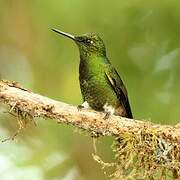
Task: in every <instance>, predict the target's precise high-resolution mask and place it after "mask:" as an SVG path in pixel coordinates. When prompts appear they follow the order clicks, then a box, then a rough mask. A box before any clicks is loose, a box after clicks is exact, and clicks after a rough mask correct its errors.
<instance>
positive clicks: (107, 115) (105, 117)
mask: <svg viewBox="0 0 180 180" xmlns="http://www.w3.org/2000/svg"><path fill="white" fill-rule="evenodd" d="M110 116H111V112H106V113H105V116H104V117H103V119H104V120H106V119H109V117H110Z"/></svg>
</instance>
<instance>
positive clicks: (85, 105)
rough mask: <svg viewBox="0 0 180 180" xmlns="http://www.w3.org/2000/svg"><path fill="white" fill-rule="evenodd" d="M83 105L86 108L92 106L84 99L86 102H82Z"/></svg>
mask: <svg viewBox="0 0 180 180" xmlns="http://www.w3.org/2000/svg"><path fill="white" fill-rule="evenodd" d="M82 106H83V107H84V108H89V107H90V106H89V104H88V102H87V101H84V102H83V103H82Z"/></svg>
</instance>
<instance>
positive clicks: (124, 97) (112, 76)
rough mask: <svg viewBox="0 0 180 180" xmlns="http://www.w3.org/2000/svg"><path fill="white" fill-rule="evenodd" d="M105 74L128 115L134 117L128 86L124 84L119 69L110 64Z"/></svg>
mask: <svg viewBox="0 0 180 180" xmlns="http://www.w3.org/2000/svg"><path fill="white" fill-rule="evenodd" d="M105 75H106V77H107V79H108V82H109V83H110V85H111V87H112V89H113V90H114V91H115V93H116V95H117V97H118V99H119V101H120V104H121V105H122V106H123V107H124V109H125V111H126V114H127V117H128V118H133V116H132V112H131V108H130V104H129V100H128V94H127V90H126V87H125V86H124V84H123V81H122V80H121V78H120V76H119V74H118V73H117V71H116V70H115V69H114V68H113V67H112V66H111V65H108V68H106V70H105Z"/></svg>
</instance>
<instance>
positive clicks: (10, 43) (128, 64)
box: [0, 0, 180, 180]
mask: <svg viewBox="0 0 180 180" xmlns="http://www.w3.org/2000/svg"><path fill="white" fill-rule="evenodd" d="M51 28H59V29H60V30H63V31H65V32H69V33H72V34H76V35H78V34H83V33H87V32H97V33H99V34H100V36H101V37H102V38H103V39H104V42H105V44H106V47H107V52H108V53H107V54H108V57H109V59H110V60H111V62H112V63H113V65H114V66H115V67H116V69H117V70H118V72H119V74H120V75H121V77H122V79H123V81H124V82H125V84H126V87H127V89H128V93H129V98H130V103H131V106H132V111H133V114H134V116H135V118H137V119H147V120H151V121H153V122H157V123H162V124H175V123H178V121H179V117H180V110H179V107H180V91H179V90H180V80H179V77H180V36H179V34H180V1H179V0H159V1H156V0H152V1H143V0H120V1H117V0H111V1H103V0H91V1H88V0H74V1H70V0H61V1H58V0H54V1H50V0H46V1H43V0H31V1H23V0H16V1H15V0H0V76H1V78H3V79H8V80H15V81H18V82H19V83H21V84H22V85H23V86H24V87H26V88H29V89H32V90H33V91H34V92H37V93H39V94H42V95H45V96H48V97H50V98H54V99H56V100H60V101H63V102H66V103H70V104H74V105H77V104H80V103H81V94H80V88H79V82H78V64H79V52H78V49H77V47H76V45H75V44H74V43H73V42H72V41H70V40H69V39H66V38H64V37H61V36H58V35H57V34H55V33H54V32H52V31H51V30H50V29H51ZM4 111H7V110H6V109H5V108H4V107H2V106H1V108H0V118H1V123H0V137H1V139H2V140H3V139H4V138H6V137H9V136H11V135H12V134H13V133H14V132H15V131H16V129H17V123H16V121H15V118H14V117H12V116H10V115H8V114H7V113H4ZM37 122H38V123H37V124H38V126H37V127H34V126H33V125H29V127H28V128H27V129H26V130H24V131H23V132H22V133H21V134H20V135H19V136H18V137H17V138H16V139H15V141H8V142H5V143H0V179H1V180H19V179H23V180H42V179H47V180H51V179H52V180H57V179H63V180H76V179H82V180H86V179H87V180H92V179H93V180H96V179H97V180H101V179H107V178H106V177H105V175H104V174H103V172H102V170H101V169H100V166H99V165H98V164H97V163H96V162H95V161H94V160H93V159H92V156H91V154H92V153H93V146H92V138H90V137H89V136H88V135H87V134H85V133H82V132H79V131H78V130H76V129H74V128H72V127H67V126H65V125H59V124H56V123H55V122H53V121H51V120H46V121H45V120H41V119H37ZM111 143H112V139H111V138H101V139H99V140H98V142H97V146H98V155H100V156H101V157H102V158H103V160H104V161H108V162H109V161H113V153H112V151H111V148H110V146H111Z"/></svg>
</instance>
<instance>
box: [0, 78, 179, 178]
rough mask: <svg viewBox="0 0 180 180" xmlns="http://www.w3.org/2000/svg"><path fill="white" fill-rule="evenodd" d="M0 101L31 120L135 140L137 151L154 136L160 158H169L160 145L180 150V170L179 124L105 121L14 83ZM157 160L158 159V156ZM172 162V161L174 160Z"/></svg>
mask: <svg viewBox="0 0 180 180" xmlns="http://www.w3.org/2000/svg"><path fill="white" fill-rule="evenodd" d="M0 102H1V103H3V104H7V105H9V106H10V109H11V110H10V111H14V112H16V113H17V112H18V113H19V114H25V115H26V116H28V117H31V118H34V117H43V118H50V119H53V120H55V121H56V122H58V123H66V124H69V125H73V126H75V127H78V128H80V129H83V130H86V131H88V132H91V133H92V134H94V135H103V136H115V137H117V139H118V142H119V143H122V139H123V142H130V141H132V139H133V141H132V143H134V142H135V143H134V144H133V147H134V148H138V147H139V146H138V147H137V146H136V145H137V144H139V142H140V141H141V142H143V143H144V144H143V146H142V147H143V148H147V147H148V145H149V146H150V143H151V142H150V140H149V139H148V138H149V137H151V138H152V142H153V143H155V146H156V148H155V150H153V151H154V154H156V156H160V158H162V156H165V155H162V153H161V154H160V155H159V154H158V152H159V151H160V150H161V148H160V150H159V149H157V148H158V147H160V145H162V146H165V147H164V149H169V150H167V153H169V152H171V151H172V149H173V148H174V145H176V147H175V148H176V149H175V150H177V148H179V149H178V152H177V153H179V154H177V157H173V158H175V160H177V161H175V163H176V164H175V165H176V166H177V167H178V168H180V164H178V161H179V159H180V127H179V126H178V125H177V126H170V125H159V124H154V123H151V122H147V121H139V120H133V119H127V118H124V117H118V116H111V117H110V118H109V119H107V120H104V119H103V117H104V113H102V112H96V111H93V110H90V109H82V110H78V109H77V107H75V106H72V105H69V104H65V103H62V102H58V101H55V100H52V99H50V98H47V97H44V96H41V95H38V94H35V93H33V92H31V91H29V90H27V89H25V88H23V87H21V86H20V85H19V84H18V83H15V82H12V81H4V80H1V81H0ZM127 137H128V138H127ZM147 142H148V143H147ZM141 145H142V144H141ZM172 145H173V146H172ZM153 146H154V145H153ZM118 148H121V150H122V147H121V146H119V145H118ZM152 148H153V147H152ZM147 149H148V148H147ZM147 149H146V151H147ZM142 151H143V149H142ZM155 151H156V152H155ZM173 152H174V151H173ZM138 153H139V152H137V154H138ZM145 153H146V152H145ZM163 153H164V151H163ZM167 158H169V157H167V155H166V157H164V159H165V161H166V162H167V161H168V160H167ZM178 158H179V159H178ZM156 159H158V158H157V157H156ZM170 159H171V160H172V157H171V158H170ZM173 165H174V164H173ZM171 166H172V164H171ZM170 169H172V167H170ZM174 169H175V170H176V173H174V174H176V175H177V174H178V173H179V171H178V170H177V169H176V168H173V171H174ZM174 176H175V175H174Z"/></svg>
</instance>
